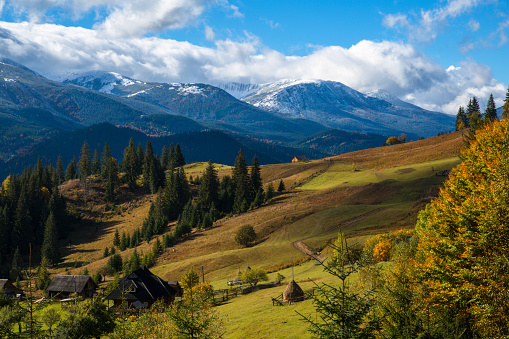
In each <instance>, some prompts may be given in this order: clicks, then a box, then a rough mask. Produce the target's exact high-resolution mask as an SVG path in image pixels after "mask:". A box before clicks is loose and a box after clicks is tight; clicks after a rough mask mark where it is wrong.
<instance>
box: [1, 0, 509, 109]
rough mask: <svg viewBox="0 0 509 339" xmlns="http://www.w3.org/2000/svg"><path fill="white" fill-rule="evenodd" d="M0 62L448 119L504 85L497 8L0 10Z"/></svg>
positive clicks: (339, 1) (182, 5)
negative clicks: (378, 98) (354, 100)
mask: <svg viewBox="0 0 509 339" xmlns="http://www.w3.org/2000/svg"><path fill="white" fill-rule="evenodd" d="M0 9H1V12H0V54H1V55H3V56H4V57H8V58H11V59H14V60H16V61H18V62H20V63H22V64H25V65H26V66H28V67H30V68H32V69H34V70H36V71H38V72H39V73H41V74H43V75H45V76H48V77H50V78H54V79H60V78H62V77H64V76H68V74H69V73H80V72H85V71H91V70H106V71H115V72H118V73H121V74H123V75H126V76H131V77H135V78H138V79H141V80H145V81H168V82H170V81H171V82H205V83H212V84H214V83H217V82H223V81H238V82H252V83H262V82H269V81H276V80H280V79H283V78H301V79H307V78H313V79H315V78H318V79H325V80H334V81H340V82H343V83H345V84H346V85H348V86H351V87H353V88H354V89H357V90H359V91H362V92H367V91H371V90H375V89H379V88H383V89H386V90H388V91H390V92H392V93H393V94H395V95H398V96H399V97H400V98H402V99H404V100H407V101H410V102H412V103H415V104H418V105H420V106H422V107H425V108H428V109H434V110H440V111H445V112H448V113H454V112H455V111H457V107H458V106H459V105H465V104H466V102H468V99H469V98H470V97H471V96H474V95H475V96H477V97H478V98H479V99H480V100H481V104H483V102H484V101H485V100H486V99H487V97H488V96H489V94H490V93H493V94H494V96H495V100H496V103H497V106H501V105H502V100H503V98H504V96H505V92H506V90H507V85H509V72H507V66H506V64H507V61H506V60H507V56H508V55H509V43H508V35H509V2H507V1H505V0H504V1H502V0H486V1H480V0H448V1H446V0H436V1H425V2H424V1H409V0H405V1H402V0H395V1H372V0H369V1H345V0H336V1H329V0H327V1H320V2H318V1H295V0H294V1H288V0H278V1H274V0H272V1H268V0H256V1H247V0H242V1H237V0H145V1H139V0H15V1H11V0H0Z"/></svg>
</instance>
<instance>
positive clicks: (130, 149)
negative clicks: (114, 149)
mask: <svg viewBox="0 0 509 339" xmlns="http://www.w3.org/2000/svg"><path fill="white" fill-rule="evenodd" d="M136 158H137V154H136V148H135V146H134V142H133V138H131V139H130V140H129V145H128V146H127V147H126V148H125V150H124V160H122V170H123V171H124V173H125V175H124V177H125V180H126V182H127V185H128V186H129V189H130V190H131V191H132V190H134V188H135V187H136V179H138V171H137V169H136V161H137V160H136Z"/></svg>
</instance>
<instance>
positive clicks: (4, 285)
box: [0, 279, 23, 298]
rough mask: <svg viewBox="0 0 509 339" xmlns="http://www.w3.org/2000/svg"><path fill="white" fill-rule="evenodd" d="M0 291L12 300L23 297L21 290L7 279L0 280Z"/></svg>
mask: <svg viewBox="0 0 509 339" xmlns="http://www.w3.org/2000/svg"><path fill="white" fill-rule="evenodd" d="M0 291H2V292H3V293H5V295H6V296H8V297H13V298H14V297H21V296H23V290H22V289H20V288H17V287H16V286H14V285H13V283H11V282H10V281H9V279H0Z"/></svg>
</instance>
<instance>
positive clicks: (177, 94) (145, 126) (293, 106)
mask: <svg viewBox="0 0 509 339" xmlns="http://www.w3.org/2000/svg"><path fill="white" fill-rule="evenodd" d="M239 99H241V100H239ZM105 122H106V123H109V124H112V125H113V126H117V127H127V128H130V129H131V130H136V131H138V132H140V133H142V134H144V135H146V137H147V138H148V137H163V136H175V137H176V135H179V134H183V133H184V134H186V135H189V133H195V132H196V133H198V134H196V135H195V137H196V140H205V139H206V138H205V139H203V138H202V136H203V135H205V134H203V133H202V134H200V132H206V131H213V130H218V131H222V132H224V133H226V134H224V133H223V134H222V135H224V136H228V137H229V138H231V140H234V141H235V142H237V143H238V144H235V143H234V142H233V141H231V144H232V145H233V144H235V145H236V146H239V147H240V146H244V147H246V148H250V149H252V150H253V151H254V152H259V153H260V154H263V155H264V156H266V161H268V162H270V161H288V160H289V159H288V157H291V156H293V155H295V154H305V155H307V156H308V157H320V156H325V155H334V154H337V153H338V152H345V151H351V150H357V149H362V148H367V147H373V146H379V145H380V144H381V143H383V141H382V140H385V139H386V138H387V136H389V135H399V134H401V133H406V134H407V136H408V137H409V138H410V139H416V138H417V137H420V136H424V137H428V136H432V135H436V134H438V133H439V132H443V131H449V130H452V129H453V124H454V118H453V117H451V116H448V115H445V114H442V113H437V112H430V111H427V110H424V109H422V108H419V107H417V106H415V105H412V104H410V103H407V102H404V101H402V100H400V99H398V98H396V97H394V96H392V95H390V94H389V93H387V92H383V91H377V92H373V93H368V94H362V93H360V92H358V91H355V90H353V89H351V88H349V87H347V86H345V85H343V84H341V83H338V82H331V81H318V80H316V81H302V80H301V81H297V80H285V81H279V82H275V83H270V84H262V85H258V84H240V83H223V84H216V86H212V85H206V84H180V83H153V82H143V81H140V80H136V79H132V78H128V77H125V76H122V75H120V74H117V73H113V72H87V73H83V74H73V75H70V76H68V77H67V78H66V79H62V82H59V81H52V80H48V79H46V78H44V77H42V76H40V75H39V74H37V73H35V72H33V71H31V70H30V69H28V68H26V67H23V66H22V65H19V64H17V63H15V62H12V61H10V60H1V62H0V140H2V142H1V143H0V159H1V160H4V161H6V160H8V159H11V158H17V157H18V156H20V155H25V156H26V155H28V154H33V151H32V152H31V151H30V150H31V149H32V148H33V147H34V145H37V144H40V143H41V142H43V141H44V140H48V139H50V138H54V137H55V136H58V135H66V138H68V139H69V140H70V139H73V133H77V135H78V134H80V133H81V132H79V131H78V130H80V129H83V128H87V127H88V126H93V125H96V124H101V123H105ZM338 129H339V130H338ZM99 130H101V129H99ZM73 131H78V132H73ZM124 133H127V132H124ZM198 135H199V136H200V137H197V136H198ZM209 135H211V134H209ZM184 139H185V138H184ZM59 140H60V142H61V144H60V145H59V144H55V143H53V144H52V145H53V146H52V147H54V148H55V149H54V150H53V153H55V154H59V153H65V152H63V151H62V150H61V149H60V148H62V147H63V146H61V145H63V144H65V142H66V141H65V140H63V139H59ZM140 140H141V139H140ZM186 140H188V139H186ZM208 140H209V142H210V139H208ZM381 141H382V142H381ZM108 142H110V141H109V140H108ZM219 144H220V143H218V145H219ZM41 145H43V144H41ZM182 146H183V148H185V146H184V145H182ZM41 147H42V146H41ZM124 147H125V146H124ZM203 147H205V146H203ZM218 147H219V146H218ZM220 147H224V145H223V146H220ZM39 150H42V149H39ZM190 151H191V152H195V153H196V152H198V153H199V151H198V148H197V146H196V147H195V148H194V149H193V150H191V149H190ZM237 151H238V150H237ZM41 152H42V151H41ZM76 152H78V153H79V151H74V154H77V153H76ZM218 152H220V149H219V151H218ZM198 153H196V154H198ZM214 154H215V153H214ZM272 154H274V155H272ZM188 156H189V157H190V158H193V156H194V155H192V153H190V154H189V155H188ZM216 156H218V155H216ZM25 159H28V158H26V157H25ZM196 159H197V160H208V158H203V159H202V158H200V159H198V158H196ZM48 160H49V159H48ZM213 160H214V161H217V160H216V159H213ZM15 161H16V160H15ZM21 162H23V163H24V164H25V163H28V162H27V161H18V163H21ZM12 164H13V162H9V166H8V167H9V168H18V166H13V165H12Z"/></svg>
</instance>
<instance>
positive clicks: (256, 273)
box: [241, 268, 269, 286]
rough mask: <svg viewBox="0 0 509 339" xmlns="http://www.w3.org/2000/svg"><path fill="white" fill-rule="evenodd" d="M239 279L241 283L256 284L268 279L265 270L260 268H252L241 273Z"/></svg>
mask: <svg viewBox="0 0 509 339" xmlns="http://www.w3.org/2000/svg"><path fill="white" fill-rule="evenodd" d="M241 279H242V282H243V283H246V284H250V285H251V286H256V284H258V283H259V282H260V281H268V280H269V277H268V276H267V272H265V271H264V270H262V269H261V268H253V269H250V270H247V271H246V272H244V273H242V276H241Z"/></svg>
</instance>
